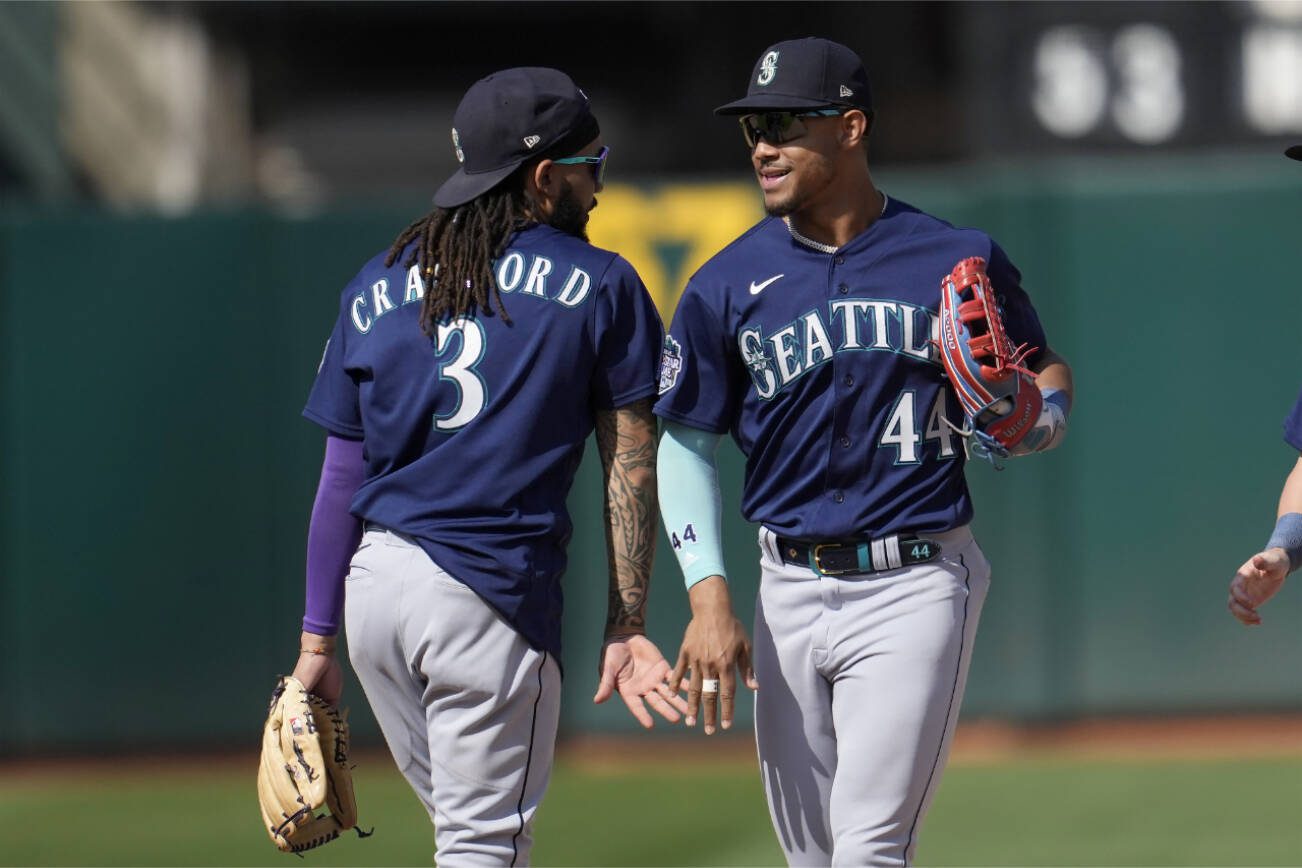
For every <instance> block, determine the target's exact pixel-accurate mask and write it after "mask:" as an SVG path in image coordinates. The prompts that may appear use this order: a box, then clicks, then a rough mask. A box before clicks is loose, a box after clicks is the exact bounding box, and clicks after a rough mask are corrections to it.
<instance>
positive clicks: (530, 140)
mask: <svg viewBox="0 0 1302 868" xmlns="http://www.w3.org/2000/svg"><path fill="white" fill-rule="evenodd" d="M541 141H542V136H525V137H524V146H525V147H526V148H532V147H533V146H534V145H536V144H538V143H539V142H541Z"/></svg>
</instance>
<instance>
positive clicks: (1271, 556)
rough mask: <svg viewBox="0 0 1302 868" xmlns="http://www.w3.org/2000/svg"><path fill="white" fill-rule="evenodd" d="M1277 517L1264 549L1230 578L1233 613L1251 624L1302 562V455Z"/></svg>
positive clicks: (1282, 495) (1286, 483) (1281, 497)
mask: <svg viewBox="0 0 1302 868" xmlns="http://www.w3.org/2000/svg"><path fill="white" fill-rule="evenodd" d="M1276 517H1277V519H1276V522H1275V530H1274V532H1273V533H1272V534H1271V536H1270V539H1269V540H1267V541H1266V546H1265V548H1263V549H1262V551H1260V552H1258V553H1257V554H1255V555H1253V556H1252V557H1250V558H1248V560H1247V561H1245V562H1244V564H1243V566H1241V567H1239V569H1238V572H1236V573H1235V574H1234V578H1233V579H1231V580H1230V600H1229V609H1230V614H1232V615H1234V617H1236V618H1238V619H1239V620H1240V621H1242V622H1243V623H1244V624H1247V625H1249V626H1255V625H1257V624H1260V623H1261V615H1259V614H1258V613H1257V609H1258V607H1260V606H1261V605H1262V604H1263V603H1265V602H1266V601H1267V600H1269V599H1270V598H1271V597H1273V596H1275V594H1276V593H1277V592H1278V591H1279V589H1280V588H1281V587H1283V585H1284V578H1285V577H1286V576H1287V575H1288V574H1289V573H1290V572H1292V571H1293V570H1295V569H1297V567H1298V566H1299V565H1300V564H1302V455H1300V456H1299V457H1298V460H1297V462H1296V463H1295V464H1294V465H1293V470H1292V471H1291V472H1290V473H1289V475H1288V478H1287V479H1285V480H1284V489H1283V491H1281V492H1280V495H1279V508H1278V509H1277V510H1276Z"/></svg>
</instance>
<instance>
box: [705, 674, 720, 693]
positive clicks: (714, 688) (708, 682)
mask: <svg viewBox="0 0 1302 868" xmlns="http://www.w3.org/2000/svg"><path fill="white" fill-rule="evenodd" d="M701 692H702V693H718V692H719V679H717V678H702V679H701Z"/></svg>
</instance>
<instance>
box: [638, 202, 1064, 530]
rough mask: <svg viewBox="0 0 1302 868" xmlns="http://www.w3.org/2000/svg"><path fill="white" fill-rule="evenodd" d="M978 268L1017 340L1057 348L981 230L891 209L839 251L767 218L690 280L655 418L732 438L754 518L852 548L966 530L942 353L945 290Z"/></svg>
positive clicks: (666, 356) (670, 339) (960, 458)
mask: <svg viewBox="0 0 1302 868" xmlns="http://www.w3.org/2000/svg"><path fill="white" fill-rule="evenodd" d="M970 256H981V257H984V258H985V259H986V261H987V263H988V266H987V271H988V273H989V275H990V279H991V283H992V285H993V286H994V287H995V290H996V295H997V296H999V297H1000V299H1001V304H1002V306H1003V310H1004V314H1005V324H1006V326H1007V330H1008V333H1009V336H1010V337H1011V338H1012V339H1013V341H1014V342H1015V343H1021V342H1026V343H1027V344H1029V345H1030V346H1032V347H1036V348H1038V352H1036V353H1032V354H1031V356H1030V357H1029V359H1028V361H1027V363H1028V364H1033V363H1035V362H1036V361H1037V360H1038V358H1039V356H1040V354H1041V353H1042V352H1043V351H1044V348H1045V337H1044V332H1043V330H1042V329H1041V327H1040V321H1039V318H1038V316H1037V315H1036V313H1035V310H1034V308H1033V307H1032V306H1031V303H1030V300H1029V299H1028V298H1027V296H1026V293H1025V292H1023V291H1022V288H1021V275H1020V274H1019V273H1018V271H1017V269H1016V268H1014V267H1013V265H1012V263H1011V262H1009V260H1008V257H1007V256H1006V255H1005V254H1004V252H1003V250H1001V249H1000V248H999V246H998V245H997V244H995V243H994V242H993V241H992V240H991V239H990V237H989V236H987V235H986V234H985V233H983V232H979V231H976V230H971V229H956V228H954V227H953V226H950V225H949V224H948V223H945V222H943V221H941V220H938V219H936V218H934V217H931V216H929V215H927V214H924V213H922V212H921V211H919V210H917V209H916V208H913V207H912V206H910V205H906V204H904V203H903V202H899V201H895V200H890V201H889V202H888V204H887V206H886V209H885V211H884V212H883V214H882V216H881V217H880V218H879V219H878V220H877V221H876V222H874V223H873V224H872V225H871V226H870V227H869V228H868V229H867V230H866V231H865V232H863V233H862V234H861V235H859V236H858V237H857V238H855V239H854V240H852V241H851V242H850V243H848V244H846V245H845V246H844V247H842V248H839V249H835V250H833V249H832V248H829V247H826V246H825V245H818V244H815V243H814V242H810V241H808V240H807V239H801V238H798V237H796V236H795V235H794V234H793V233H792V232H791V231H790V229H789V228H788V226H787V224H786V223H785V222H784V221H782V220H780V219H775V218H766V219H764V220H762V221H761V222H760V223H758V224H757V225H755V226H754V227H753V228H751V229H750V230H749V231H748V232H746V234H744V235H742V236H741V237H740V238H738V239H737V240H736V241H734V242H733V243H732V244H730V245H729V246H728V247H726V248H724V249H723V250H722V251H721V252H720V253H718V254H717V255H716V256H715V257H714V258H712V259H711V260H710V261H709V262H707V263H706V264H705V265H704V266H702V267H701V269H700V270H699V271H698V272H696V274H694V275H693V276H692V278H691V280H690V281H689V282H688V284H687V288H686V290H684V293H683V297H682V299H681V300H680V301H679V303H678V308H677V310H676V311H675V313H674V318H673V325H672V327H671V328H670V331H669V334H668V335H667V336H666V338H665V347H664V351H663V354H662V359H661V374H660V391H661V396H660V399H659V401H658V403H657V404H656V413H657V414H658V415H660V416H662V417H664V418H665V419H671V420H674V421H676V422H681V423H684V424H686V425H691V426H693V427H696V428H702V429H705V430H707V431H713V432H716V433H724V432H730V433H731V434H732V436H733V439H734V440H736V442H737V445H738V446H739V447H740V448H741V451H742V452H743V453H744V454H745V455H746V481H745V489H744V492H743V496H742V513H743V515H744V516H745V517H746V519H747V520H748V521H755V522H761V523H763V524H764V525H765V526H767V527H768V528H770V529H771V530H773V531H776V532H777V533H779V534H782V535H784V536H790V537H795V538H800V539H809V540H818V539H845V538H850V537H856V536H864V535H871V536H879V535H884V534H889V533H897V532H901V531H916V532H940V531H944V530H949V529H951V528H954V527H958V526H960V525H963V524H966V523H967V522H968V521H970V520H971V517H972V504H971V499H970V497H969V495H968V490H967V484H966V482H965V480H964V478H963V462H964V460H965V455H964V450H963V444H962V441H961V438H960V437H959V435H958V434H956V433H955V431H954V430H953V429H952V428H951V427H950V425H949V424H947V421H948V422H950V423H953V424H954V425H956V426H959V427H962V426H963V424H964V418H963V413H962V410H961V408H960V407H959V405H958V400H957V398H956V397H955V396H954V395H953V393H952V391H951V389H950V388H949V386H948V383H947V381H946V379H945V377H944V369H943V368H942V367H941V363H940V359H939V356H938V354H937V350H936V347H935V345H934V344H933V343H932V341H933V339H934V338H935V336H936V335H937V317H936V311H937V308H938V306H939V303H940V281H941V278H943V277H945V276H946V275H948V274H949V272H950V270H951V269H952V268H953V267H954V266H955V265H956V264H957V263H958V262H959V261H960V260H962V259H965V258H967V257H970Z"/></svg>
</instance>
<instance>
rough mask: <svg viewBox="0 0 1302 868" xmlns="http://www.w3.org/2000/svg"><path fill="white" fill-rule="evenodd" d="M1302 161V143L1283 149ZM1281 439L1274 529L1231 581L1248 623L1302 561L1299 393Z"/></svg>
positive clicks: (1236, 609) (1237, 609)
mask: <svg viewBox="0 0 1302 868" xmlns="http://www.w3.org/2000/svg"><path fill="white" fill-rule="evenodd" d="M1284 154H1285V156H1288V157H1290V158H1292V159H1294V160H1302V145H1294V146H1293V147H1291V148H1289V149H1288V150H1286V151H1285V152H1284ZM1284 440H1285V441H1286V442H1287V443H1288V444H1289V445H1290V446H1292V447H1293V448H1294V449H1296V450H1298V453H1299V456H1298V460H1297V462H1296V463H1295V464H1294V465H1293V470H1292V471H1291V472H1290V473H1289V475H1288V477H1287V478H1286V479H1285V480H1284V490H1283V491H1281V492H1280V495H1279V509H1278V510H1277V512H1276V515H1277V519H1276V521H1275V530H1274V531H1273V532H1272V533H1271V535H1270V539H1268V540H1267V541H1266V545H1265V547H1264V548H1263V549H1262V551H1259V552H1257V553H1256V554H1255V555H1253V556H1252V557H1250V558H1248V560H1247V561H1245V562H1244V564H1243V566H1241V567H1239V569H1238V571H1237V572H1236V573H1235V574H1234V578H1233V579H1231V580H1230V601H1229V607H1230V614H1232V615H1233V616H1234V617H1236V618H1238V619H1239V620H1240V621H1242V622H1243V623H1244V624H1246V625H1248V626H1250V627H1251V626H1256V625H1258V624H1260V623H1261V615H1260V614H1258V612H1257V609H1258V608H1259V607H1260V606H1261V605H1262V604H1264V603H1265V602H1266V601H1267V600H1269V599H1270V598H1271V597H1273V596H1275V594H1276V593H1277V592H1278V591H1279V589H1280V588H1281V587H1283V586H1284V579H1285V577H1286V576H1288V574H1289V573H1291V572H1293V571H1294V570H1296V569H1297V568H1298V565H1299V564H1302V395H1299V396H1298V400H1297V403H1296V404H1294V405H1293V412H1292V413H1290V414H1289V417H1288V418H1287V419H1285V420H1284Z"/></svg>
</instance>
